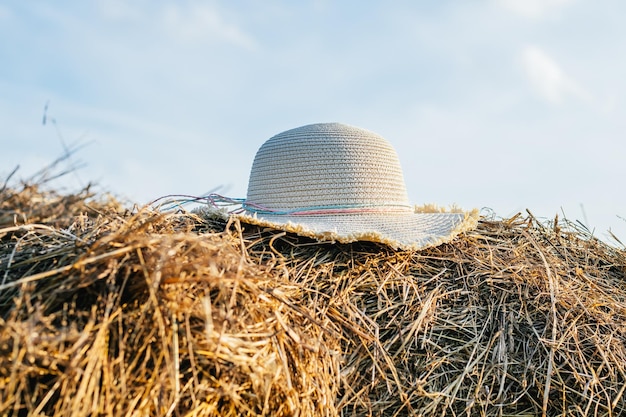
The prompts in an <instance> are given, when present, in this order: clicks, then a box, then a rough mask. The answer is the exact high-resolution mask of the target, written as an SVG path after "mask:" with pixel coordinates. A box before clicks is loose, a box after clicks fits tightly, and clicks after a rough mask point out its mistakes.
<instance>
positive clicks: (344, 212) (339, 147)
mask: <svg viewBox="0 0 626 417" xmlns="http://www.w3.org/2000/svg"><path fill="white" fill-rule="evenodd" d="M230 216H234V217H236V218H238V219H239V220H240V221H242V222H245V223H249V224H255V225H260V226H266V227H270V228H274V229H279V230H284V231H287V232H293V233H296V234H298V235H301V236H307V237H311V238H314V239H317V240H318V241H332V242H341V243H348V242H354V241H361V240H362V241H371V242H379V243H383V244H386V245H389V246H391V247H393V248H395V249H405V250H410V249H423V248H426V247H430V246H435V245H438V244H441V243H444V242H448V241H450V240H452V239H453V238H454V237H455V236H456V235H458V234H459V233H461V232H464V231H467V230H469V229H472V228H474V227H476V224H477V221H478V211H477V210H472V211H469V212H463V211H461V210H459V209H451V210H441V209H438V208H436V207H435V206H432V205H424V206H421V207H416V206H414V205H412V204H411V203H410V202H409V199H408V197H407V192H406V187H405V184H404V177H403V174H402V168H401V167H400V161H399V160H398V155H397V154H396V151H395V150H394V148H393V147H392V146H391V145H390V144H389V142H387V141H386V140H385V139H384V138H383V137H381V136H379V135H377V134H375V133H373V132H370V131H368V130H365V129H361V128H358V127H353V126H348V125H345V124H341V123H319V124H312V125H307V126H302V127H298V128H296V129H291V130H288V131H286V132H282V133H279V134H278V135H276V136H274V137H272V138H270V139H269V140H268V141H267V142H265V143H264V144H263V145H262V146H261V148H260V149H259V150H258V152H257V154H256V157H255V158H254V163H253V164H252V170H251V172H250V181H249V183H248V193H247V197H246V199H245V200H243V201H242V204H241V210H239V212H235V213H233V212H231V213H230Z"/></svg>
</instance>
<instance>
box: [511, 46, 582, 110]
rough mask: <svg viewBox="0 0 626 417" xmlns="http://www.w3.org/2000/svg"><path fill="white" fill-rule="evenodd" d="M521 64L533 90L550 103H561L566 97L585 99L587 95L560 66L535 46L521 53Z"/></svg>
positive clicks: (528, 47) (526, 48)
mask: <svg viewBox="0 0 626 417" xmlns="http://www.w3.org/2000/svg"><path fill="white" fill-rule="evenodd" d="M521 55H522V64H523V66H524V71H525V73H526V76H527V77H528V80H529V81H530V83H531V85H532V87H533V89H534V90H535V91H536V92H537V93H538V94H539V95H540V96H541V97H542V98H544V99H545V100H547V101H549V102H551V103H561V102H562V101H563V100H564V99H565V98H566V97H578V98H583V99H585V98H587V96H588V95H587V93H586V92H585V91H584V90H583V88H582V87H581V86H580V85H578V83H577V82H576V81H574V80H573V79H572V78H571V77H570V76H568V75H567V74H566V73H565V72H564V71H563V69H562V68H561V66H560V65H559V64H558V63H557V62H556V61H555V60H554V59H553V58H552V57H551V56H550V55H548V54H547V53H546V52H545V51H543V50H542V49H541V48H539V47H537V46H532V45H530V46H527V47H525V48H524V50H523V51H522V54H521Z"/></svg>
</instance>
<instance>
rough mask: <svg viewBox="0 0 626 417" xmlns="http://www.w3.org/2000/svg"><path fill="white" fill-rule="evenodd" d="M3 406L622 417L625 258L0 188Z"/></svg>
mask: <svg viewBox="0 0 626 417" xmlns="http://www.w3.org/2000/svg"><path fill="white" fill-rule="evenodd" d="M0 197H1V198H0V272H1V274H2V276H0V279H1V283H0V317H1V319H0V320H1V322H0V324H1V326H0V334H1V338H0V381H1V382H0V413H1V414H3V415H4V414H8V415H36V414H37V413H39V414H40V415H68V414H71V415H93V414H98V415H131V414H142V415H144V414H150V415H215V416H217V415H284V416H292V415H319V416H339V415H342V416H348V415H488V416H497V415H518V416H521V415H541V414H542V413H543V414H546V415H562V414H567V415H581V416H582V415H585V416H586V415H609V414H612V415H620V414H622V413H623V412H624V410H625V408H626V402H625V400H624V386H625V382H626V378H625V375H626V373H625V369H624V367H625V364H626V346H625V330H626V328H625V327H624V323H626V304H625V299H626V289H625V287H624V268H625V265H626V262H625V257H624V252H623V251H622V250H618V249H616V248H613V247H611V246H609V245H606V244H604V243H602V242H600V241H598V240H596V239H595V238H593V237H592V236H590V235H589V234H588V233H587V232H586V231H584V230H581V229H580V228H577V227H576V225H573V224H571V223H568V222H567V221H565V222H563V221H561V222H558V221H554V222H551V223H542V222H539V221H537V220H536V219H534V218H533V217H532V216H527V217H522V216H516V217H514V218H511V219H504V220H497V219H487V218H483V219H482V220H481V222H480V224H479V227H478V229H477V230H475V231H472V232H469V233H467V234H465V235H463V236H461V237H459V238H458V239H457V240H455V241H454V242H452V243H450V244H446V245H442V246H439V247H437V248H432V249H428V250H424V251H421V252H396V251H393V250H390V249H389V248H387V247H385V246H382V245H378V244H374V243H354V244H336V245H335V244H319V243H317V242H314V241H312V240H310V239H306V238H301V237H298V236H295V235H291V234H286V233H283V232H277V231H272V230H265V229H262V228H259V227H256V226H246V225H241V224H238V223H225V222H222V221H220V220H217V219H215V218H211V217H210V216H207V215H205V214H203V213H202V212H201V211H199V212H184V211H181V212H168V213H161V212H158V211H155V210H151V209H148V208H145V209H140V210H128V209H126V208H124V207H122V206H121V205H120V204H119V203H117V202H115V201H114V200H112V199H107V198H103V197H102V196H97V195H94V194H92V193H90V191H89V189H86V190H83V191H82V192H80V193H77V194H74V195H60V194H58V193H56V192H54V191H46V190H42V189H40V188H38V187H36V186H28V187H23V188H21V189H12V188H5V189H3V191H2V194H0Z"/></svg>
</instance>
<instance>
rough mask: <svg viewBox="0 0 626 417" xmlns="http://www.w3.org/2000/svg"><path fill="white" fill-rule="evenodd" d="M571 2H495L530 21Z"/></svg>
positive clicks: (498, 0) (524, 0) (545, 0)
mask: <svg viewBox="0 0 626 417" xmlns="http://www.w3.org/2000/svg"><path fill="white" fill-rule="evenodd" d="M572 2H573V0H497V3H498V4H500V5H502V6H504V7H505V8H507V9H509V10H510V11H512V12H514V13H516V14H518V15H521V16H524V17H528V18H532V19H539V18H543V17H545V16H547V15H548V14H550V13H552V12H555V11H557V10H558V9H561V8H563V7H565V6H567V5H568V4H571V3H572Z"/></svg>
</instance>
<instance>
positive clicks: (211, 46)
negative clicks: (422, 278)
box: [0, 0, 626, 243]
mask: <svg viewBox="0 0 626 417" xmlns="http://www.w3.org/2000/svg"><path fill="white" fill-rule="evenodd" d="M625 13H626V3H623V2H619V1H617V0H612V1H611V0H606V1H605V0H603V1H599V2H598V1H591V0H472V1H451V0H442V1H409V0H406V1H402V0H399V1H393V2H378V1H367V0H366V1H358V2H357V1H347V0H346V1H335V2H332V1H324V0H318V1H300V2H292V1H287V0H282V1H274V0H266V1H237V0H235V1H188V0H182V1H176V2H174V1H164V0H151V1H147V0H143V1H142V0H134V1H130V0H128V1H126V0H101V1H97V0H94V1H90V2H71V1H58V2H54V4H53V3H51V2H47V1H38V0H29V1H28V2H26V1H22V0H8V1H4V2H2V3H0V62H1V63H2V65H0V144H1V145H2V146H1V149H2V152H1V153H0V178H5V177H6V175H8V173H9V172H11V171H12V169H13V168H14V167H15V166H16V165H18V164H19V165H20V169H19V171H18V175H19V176H21V177H28V176H29V175H30V174H32V173H33V172H35V171H36V170H37V169H39V168H41V167H42V166H44V165H46V164H47V163H49V162H50V161H51V160H53V159H54V158H55V157H57V156H59V155H60V154H62V152H63V143H65V144H66V145H69V144H77V143H78V144H84V145H85V146H84V147H83V148H82V149H81V150H80V151H79V152H78V153H76V154H75V155H74V160H75V161H78V160H80V161H81V162H84V163H85V167H83V168H82V169H80V170H79V171H78V172H77V173H76V174H75V175H71V176H68V177H66V178H65V179H63V181H64V182H63V186H64V187H68V188H76V187H79V186H81V185H82V184H85V183H87V182H96V183H97V184H98V187H99V189H100V190H102V191H110V192H112V193H113V194H115V195H118V196H119V197H121V198H124V199H126V200H129V201H132V202H138V203H145V202H148V201H150V200H153V199H155V198H157V197H160V196H162V195H166V194H173V193H176V194H193V195H200V194H203V193H205V192H207V191H209V190H213V189H215V188H217V187H221V188H220V191H221V192H222V193H224V194H227V195H229V196H233V197H243V196H245V192H246V186H247V181H248V174H249V169H250V166H251V164H252V160H253V158H254V154H255V152H256V150H257V149H258V148H259V146H260V145H261V144H262V143H263V142H264V141H265V140H267V139H268V138H269V137H271V136H273V135H274V134H276V133H279V132H281V131H284V130H287V129H291V128H294V127H298V126H301V125H304V124H309V123H316V122H331V121H337V122H343V123H348V124H353V125H356V126H360V127H363V128H367V129H370V130H372V131H374V132H377V133H379V134H381V135H383V136H384V137H385V138H387V139H388V140H389V141H390V142H391V143H392V144H393V145H394V147H395V148H396V150H397V151H398V153H399V155H400V159H401V163H402V166H403V168H404V173H405V179H406V183H407V188H408V192H409V196H410V198H411V200H412V201H413V202H415V203H417V204H422V203H437V204H440V205H444V206H445V205H451V204H458V205H460V206H462V207H467V208H471V207H478V208H483V207H489V208H491V209H493V210H494V211H495V213H496V214H497V215H499V216H503V217H507V216H510V215H513V214H515V213H516V212H518V211H524V210H525V209H526V208H528V209H530V210H531V211H532V212H533V213H534V214H536V215H537V216H540V217H553V216H554V215H555V214H556V213H559V214H560V213H561V212H562V211H564V212H565V215H566V216H567V217H568V218H570V219H572V220H580V221H582V222H585V223H586V224H587V225H588V226H589V227H591V228H595V229H596V234H597V235H598V236H600V237H602V238H606V236H607V235H606V230H608V229H611V230H612V231H613V232H614V233H615V234H616V235H617V236H618V237H621V239H622V240H623V241H624V242H625V243H626V221H625V220H623V219H622V218H621V217H626V193H624V191H623V186H622V182H623V180H624V179H625V178H626V163H624V158H625V156H626V141H625V140H624V139H623V137H622V136H623V132H625V131H626V117H624V116H625V111H626V102H625V98H626V77H624V74H626V56H625V55H624V46H625V41H626V26H625V25H623V22H622V20H623V16H624V15H625ZM46 103H48V109H47V112H46V117H47V123H46V124H45V125H43V124H42V118H43V115H44V107H45V105H46ZM53 122H54V123H53ZM620 216H621V217H620Z"/></svg>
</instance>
